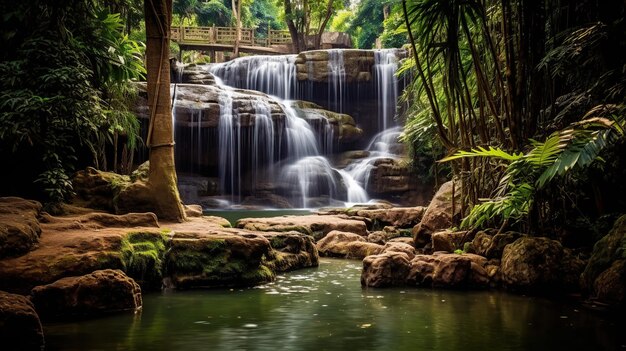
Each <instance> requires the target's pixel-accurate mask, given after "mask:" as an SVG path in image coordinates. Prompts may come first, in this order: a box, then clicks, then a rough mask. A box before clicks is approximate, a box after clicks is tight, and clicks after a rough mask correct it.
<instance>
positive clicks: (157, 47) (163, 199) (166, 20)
mask: <svg viewBox="0 0 626 351" xmlns="http://www.w3.org/2000/svg"><path fill="white" fill-rule="evenodd" d="M144 9H145V20H146V38H147V45H146V61H147V71H148V106H149V109H150V127H149V131H148V139H147V141H146V142H147V144H148V147H149V148H150V172H149V175H148V182H147V184H146V185H147V186H148V188H149V189H150V191H151V196H149V198H151V199H152V200H153V204H154V213H155V214H156V215H157V217H159V219H165V220H174V221H179V222H180V221H183V220H184V219H185V212H184V210H183V206H182V203H181V201H180V196H179V193H178V187H177V185H176V182H177V179H176V168H175V165H174V133H173V125H172V109H171V106H170V64H169V34H170V25H171V21H172V0H145V1H144Z"/></svg>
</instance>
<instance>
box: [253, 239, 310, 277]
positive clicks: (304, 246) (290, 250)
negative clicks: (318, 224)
mask: <svg viewBox="0 0 626 351" xmlns="http://www.w3.org/2000/svg"><path fill="white" fill-rule="evenodd" d="M260 234H261V235H262V236H263V237H265V238H266V239H268V240H269V241H270V245H271V247H272V252H271V254H270V257H267V265H268V267H269V268H271V269H272V270H273V271H275V272H286V271H291V270H294V269H300V268H307V267H317V266H318V265H319V253H318V251H317V247H316V246H315V241H313V238H312V237H310V236H308V235H306V234H302V233H298V232H284V233H272V232H264V233H260Z"/></svg>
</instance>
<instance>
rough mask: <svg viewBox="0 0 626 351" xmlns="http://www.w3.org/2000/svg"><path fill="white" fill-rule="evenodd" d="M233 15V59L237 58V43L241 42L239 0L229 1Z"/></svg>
mask: <svg viewBox="0 0 626 351" xmlns="http://www.w3.org/2000/svg"><path fill="white" fill-rule="evenodd" d="M231 5H232V10H233V14H234V15H235V47H234V50H233V58H237V57H239V42H240V41H241V0H232V1H231Z"/></svg>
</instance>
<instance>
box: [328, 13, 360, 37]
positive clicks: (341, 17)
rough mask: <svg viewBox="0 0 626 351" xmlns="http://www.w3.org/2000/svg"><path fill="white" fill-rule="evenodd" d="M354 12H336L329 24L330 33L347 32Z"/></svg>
mask: <svg viewBox="0 0 626 351" xmlns="http://www.w3.org/2000/svg"><path fill="white" fill-rule="evenodd" d="M353 16H354V12H353V11H351V10H341V11H339V12H337V15H335V18H333V21H332V22H331V23H330V31H331V32H347V31H348V29H349V28H350V25H351V22H352V17H353Z"/></svg>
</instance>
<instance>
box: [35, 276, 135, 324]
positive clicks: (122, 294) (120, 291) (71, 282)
mask: <svg viewBox="0 0 626 351" xmlns="http://www.w3.org/2000/svg"><path fill="white" fill-rule="evenodd" d="M31 299H32V301H33V303H34V305H35V309H36V310H37V312H38V313H39V315H40V316H41V318H43V319H65V318H83V317H94V316H99V315H103V314H108V313H113V312H122V311H130V312H135V311H137V310H139V309H141V305H142V299H141V288H140V287H139V285H138V284H137V283H136V282H135V281H134V280H133V279H132V278H130V277H128V276H127V275H126V274H124V272H122V271H120V270H113V269H106V270H98V271H94V272H92V273H90V274H87V275H83V276H79V277H67V278H62V279H59V280H57V281H55V282H54V283H51V284H48V285H43V286H37V287H35V288H34V289H33V290H32V291H31Z"/></svg>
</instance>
